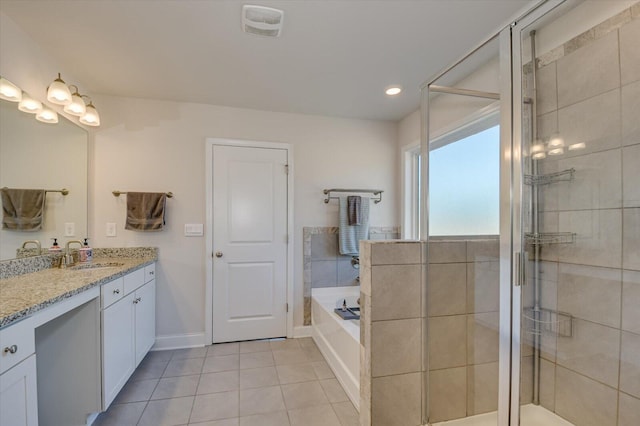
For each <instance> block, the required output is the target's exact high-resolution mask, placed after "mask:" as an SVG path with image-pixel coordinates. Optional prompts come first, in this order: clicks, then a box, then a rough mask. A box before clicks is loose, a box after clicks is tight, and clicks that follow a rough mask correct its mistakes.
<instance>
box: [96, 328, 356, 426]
mask: <svg viewBox="0 0 640 426" xmlns="http://www.w3.org/2000/svg"><path fill="white" fill-rule="evenodd" d="M94 425H96V426H107V425H113V426H116V425H117V426H128V425H150V426H151V425H152V426H161V425H200V426H250V425H251V426H254V425H255V426H288V425H291V426H299V425H304V426H316V425H317V426H334V425H335V426H357V425H358V413H357V411H356V410H355V408H354V407H353V405H352V404H351V402H350V401H349V399H348V398H347V395H346V394H345V393H344V391H343V389H342V387H341V386H340V384H339V383H338V381H337V380H336V379H335V377H334V375H333V373H332V372H331V370H330V369H329V366H328V365H327V363H326V362H325V361H324V358H323V357H322V354H321V353H320V351H319V350H318V348H317V347H316V345H315V343H314V342H313V340H311V339H310V338H304V339H289V340H272V341H253V342H241V343H226V344H218V345H212V346H207V347H204V348H194V349H181V350H175V351H159V352H150V353H149V355H147V357H146V358H145V359H144V360H143V361H142V363H141V364H140V366H139V367H138V369H137V370H136V372H135V373H134V374H133V376H132V377H131V379H130V380H129V382H128V383H127V384H126V385H125V387H124V388H123V390H122V391H121V392H120V394H119V395H118V397H117V398H116V400H115V401H114V403H113V404H112V405H111V407H110V408H109V410H108V411H107V412H105V413H102V414H101V415H100V416H99V417H98V419H97V420H96V422H95V423H94Z"/></svg>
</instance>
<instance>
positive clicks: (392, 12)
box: [0, 0, 534, 120]
mask: <svg viewBox="0 0 640 426" xmlns="http://www.w3.org/2000/svg"><path fill="white" fill-rule="evenodd" d="M532 3H534V2H533V1H532V0H412V1H409V0H387V1H383V0H368V1H365V0H297V1H294V0H290V1H282V0H277V1H276V0H274V1H251V0H247V1H238V0H171V1H164V0H121V1H108V0H83V1H79V0H55V1H54V0H49V1H44V0H39V1H36V0H2V1H1V2H0V10H2V11H3V12H4V13H5V14H6V15H7V16H9V17H10V18H11V19H12V20H14V21H15V22H16V23H17V24H18V25H20V26H21V27H22V28H23V29H24V30H25V31H26V32H27V33H28V34H29V35H31V36H32V37H33V38H34V40H35V41H36V42H37V43H38V44H40V45H41V46H42V47H43V48H44V49H46V51H48V52H49V53H50V54H51V55H52V57H54V58H56V59H57V60H58V61H59V62H60V64H62V65H63V66H64V67H65V69H68V70H69V72H73V74H74V76H76V77H77V78H78V79H80V81H81V82H82V83H83V84H84V86H85V87H81V88H80V89H81V92H87V93H89V94H91V93H93V94H96V93H102V94H109V95H118V96H129V97H140V98H150V99H164V100H174V101H184V102H198V103H207V104H215V105H227V106H235V107H243V108H254V109H261V110H270V111H282V112H296V113H304V114H320V115H329V116H341V117H354V118H367V119H382V120H398V119H401V118H403V117H405V116H406V115H408V114H410V113H411V112H413V111H415V110H416V109H417V108H418V107H419V86H420V84H421V83H422V82H423V81H425V80H426V79H428V78H429V77H431V76H432V75H434V74H435V73H436V72H438V71H440V70H441V69H442V68H444V67H445V66H447V65H448V64H450V63H451V62H453V61H454V60H456V59H458V58H459V57H460V56H462V55H463V54H465V53H467V52H468V51H469V50H470V49H472V48H473V47H475V46H477V45H478V44H479V43H480V42H481V41H483V40H484V39H486V38H488V37H489V36H491V35H492V34H494V33H495V32H497V31H498V30H499V29H500V27H502V26H504V25H506V24H507V23H508V20H509V19H510V18H512V17H514V16H515V15H516V14H518V13H519V12H520V11H522V10H523V9H525V8H526V7H527V6H528V5H531V4H532ZM243 4H261V5H265V6H270V7H275V8H278V9H283V10H284V11H285V16H284V29H283V32H282V36H281V37H280V38H265V37H259V36H253V35H249V34H245V33H243V32H242V30H241V26H240V11H241V8H242V5H243ZM53 77H54V76H52V79H53ZM63 78H64V75H63ZM391 84H401V85H402V86H403V87H404V91H403V93H402V94H401V95H399V96H397V97H395V98H390V97H388V96H386V95H384V93H383V91H384V88H385V87H387V86H388V85H391Z"/></svg>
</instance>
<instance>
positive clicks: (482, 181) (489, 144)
mask: <svg viewBox="0 0 640 426" xmlns="http://www.w3.org/2000/svg"><path fill="white" fill-rule="evenodd" d="M434 142H437V140H436V141H434ZM499 184H500V127H499V126H493V127H490V128H488V129H485V130H482V131H480V132H477V133H474V134H472V135H470V136H464V137H463V138H461V139H458V140H454V141H452V142H450V143H447V144H445V145H442V146H440V147H438V148H436V149H433V150H432V151H431V153H430V158H429V235H430V236H441V235H452V236H453V235H496V234H499V208H500V204H499V203H500V200H499V194H500V191H499Z"/></svg>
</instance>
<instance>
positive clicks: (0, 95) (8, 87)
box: [0, 77, 22, 102]
mask: <svg viewBox="0 0 640 426" xmlns="http://www.w3.org/2000/svg"><path fill="white" fill-rule="evenodd" d="M0 99H4V100H5V101H10V102H20V101H21V100H22V90H20V89H19V88H18V86H16V85H15V84H13V83H12V82H10V81H9V80H5V79H4V78H2V77H0Z"/></svg>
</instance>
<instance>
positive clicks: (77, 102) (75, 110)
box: [64, 85, 87, 117]
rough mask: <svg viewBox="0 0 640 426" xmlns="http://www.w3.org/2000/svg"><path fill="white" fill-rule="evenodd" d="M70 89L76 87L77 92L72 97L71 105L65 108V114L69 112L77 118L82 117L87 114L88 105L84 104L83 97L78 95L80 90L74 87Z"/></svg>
mask: <svg viewBox="0 0 640 426" xmlns="http://www.w3.org/2000/svg"><path fill="white" fill-rule="evenodd" d="M69 87H75V89H76V90H75V92H73V94H72V95H71V103H70V104H69V105H66V106H65V107H64V112H67V113H69V114H71V115H75V116H76V117H82V116H83V115H85V114H86V112H87V105H86V104H85V103H84V100H83V99H82V96H80V93H78V88H77V87H76V86H74V85H71V86H69Z"/></svg>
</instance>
